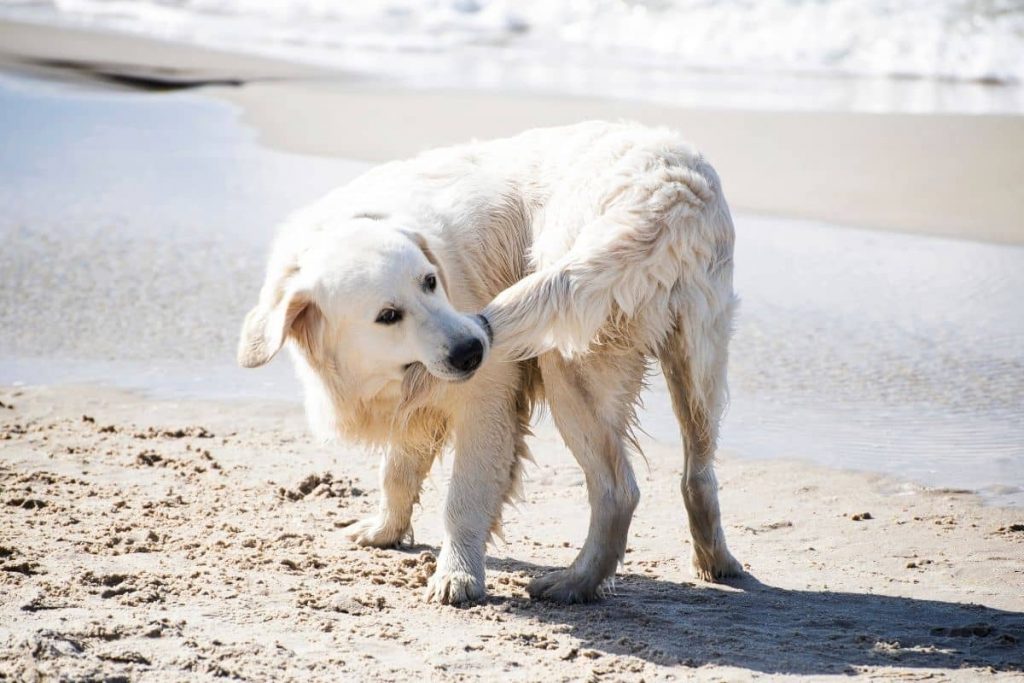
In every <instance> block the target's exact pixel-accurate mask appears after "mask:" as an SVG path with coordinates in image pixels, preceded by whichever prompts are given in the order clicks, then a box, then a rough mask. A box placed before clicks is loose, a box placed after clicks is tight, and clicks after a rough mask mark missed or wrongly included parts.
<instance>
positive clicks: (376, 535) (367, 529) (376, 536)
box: [345, 516, 409, 548]
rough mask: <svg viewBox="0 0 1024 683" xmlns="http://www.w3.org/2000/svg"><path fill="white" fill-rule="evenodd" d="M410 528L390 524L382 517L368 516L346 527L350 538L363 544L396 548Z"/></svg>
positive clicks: (346, 532) (346, 533)
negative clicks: (399, 527)
mask: <svg viewBox="0 0 1024 683" xmlns="http://www.w3.org/2000/svg"><path fill="white" fill-rule="evenodd" d="M408 531H409V530H408V529H397V528H395V527H393V526H388V525H387V524H385V523H384V520H382V519H381V518H380V517H377V516H374V517H367V518H366V519H361V520H359V521H358V522H355V523H354V524H350V525H349V526H347V527H346V528H345V535H346V536H347V537H348V539H349V540H350V541H352V542H354V543H357V544H359V545H361V546H370V547H373V548H394V547H396V546H398V545H400V544H401V543H402V539H403V538H404V537H405V536H406V535H407V533H408Z"/></svg>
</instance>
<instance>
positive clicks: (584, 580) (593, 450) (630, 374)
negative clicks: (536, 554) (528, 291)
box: [528, 351, 645, 603]
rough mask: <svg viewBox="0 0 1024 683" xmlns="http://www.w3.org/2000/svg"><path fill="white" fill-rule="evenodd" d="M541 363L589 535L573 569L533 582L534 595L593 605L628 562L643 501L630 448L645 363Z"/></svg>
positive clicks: (621, 359)
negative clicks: (580, 488)
mask: <svg viewBox="0 0 1024 683" xmlns="http://www.w3.org/2000/svg"><path fill="white" fill-rule="evenodd" d="M539 361H540V367H541V376H542V377H543V381H544V392H545V395H546V397H547V399H548V403H549V405H550V407H551V416H552V418H553V419H554V421H555V424H556V426H557V427H558V430H559V431H560V432H561V434H562V437H563V438H564V439H565V442H566V445H568V446H569V449H570V450H571V451H572V453H573V455H574V456H575V457H576V460H577V461H578V462H579V464H580V466H581V467H582V468H583V472H584V474H585V476H586V481H587V495H588V497H589V499H590V529H589V531H588V532H587V540H586V542H585V543H584V544H583V548H582V549H581V550H580V553H579V555H577V557H576V559H575V560H574V561H573V563H572V565H570V566H569V568H568V569H564V570H560V571H556V572H552V573H550V574H547V575H545V576H541V577H539V578H537V579H534V580H533V582H531V583H530V585H529V588H528V590H529V592H530V595H531V596H533V597H534V598H545V599H550V600H556V601H558V602H565V603H571V602H587V601H590V600H593V599H595V598H597V597H600V595H601V591H602V588H603V584H604V582H605V580H606V579H609V578H611V577H613V576H614V574H615V568H616V566H617V565H618V563H619V562H621V561H622V558H623V555H624V553H625V551H626V539H627V536H628V533H629V524H630V522H631V521H632V519H633V511H634V510H635V509H636V506H637V503H638V502H639V500H640V491H639V489H638V488H637V485H636V479H635V478H634V476H633V468H632V467H631V466H630V463H629V450H630V448H629V447H630V442H631V440H632V433H631V426H632V422H633V419H634V408H635V404H636V399H637V395H638V394H639V392H640V389H641V387H642V386H643V377H644V369H645V363H644V357H643V355H642V354H640V353H639V352H636V351H630V352H621V353H616V352H611V351H595V352H592V353H590V354H588V355H586V356H583V357H579V358H577V359H575V360H566V359H565V358H563V357H562V356H561V355H560V354H558V353H557V352H551V353H547V354H545V355H543V356H541V357H540V359H539Z"/></svg>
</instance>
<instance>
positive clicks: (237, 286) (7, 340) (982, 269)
mask: <svg viewBox="0 0 1024 683" xmlns="http://www.w3.org/2000/svg"><path fill="white" fill-rule="evenodd" d="M0 112H2V117H3V121H2V126H0V150H2V152H3V153H0V244H2V245H3V248H2V249H0V385H8V386H9V385H12V384H16V383H26V384H33V383H36V384H38V383H42V384H56V385H60V384H67V383H82V382H86V383H99V384H106V385H116V386H124V387H132V388H140V389H144V390H148V391H150V392H152V393H155V394H156V395H158V396H198V397H204V398H218V399H234V400H254V399H270V398H272V399H283V400H290V401H298V400H299V399H300V390H299V387H298V385H297V383H296V382H295V380H294V378H293V377H292V375H291V370H290V368H289V367H288V363H287V359H279V360H275V362H274V363H273V364H272V365H271V366H270V367H268V368H261V369H260V370H258V371H254V370H241V369H238V368H236V367H235V366H234V348H235V343H236V338H237V337H236V335H237V332H238V329H239V325H240V322H241V319H242V317H243V316H244V314H245V312H246V311H247V310H248V308H249V307H250V306H251V305H252V304H253V302H254V301H255V298H256V295H257V292H258V289H259V286H260V284H261V280H262V276H263V269H264V259H265V256H266V253H267V249H268V246H269V242H270V239H271V237H272V234H273V230H274V226H275V224H276V223H277V222H278V221H279V220H281V218H282V217H284V216H285V215H286V214H287V213H288V212H289V211H290V210H291V209H293V208H295V207H297V206H300V205H302V204H304V203H306V202H309V201H311V200H313V199H314V198H316V197H317V196H318V195H320V194H321V193H323V192H325V191H326V190H328V189H329V188H331V187H333V186H335V185H337V184H340V183H343V182H345V181H346V180H348V179H350V178H352V177H354V176H355V175H356V174H358V173H360V172H362V171H363V170H365V168H366V167H367V166H366V165H365V164H363V163H359V162H351V161H344V160H330V159H321V158H311V157H305V156H301V155H294V154H286V153H282V152H277V151H271V150H267V149H264V148H262V147H260V146H259V145H258V144H257V143H256V141H255V135H254V132H253V131H251V130H249V129H247V128H246V127H244V126H242V125H240V124H239V122H238V114H239V112H238V111H237V110H236V109H235V108H234V107H233V106H232V105H229V104H226V103H224V102H221V101H218V100H214V99H211V98H207V97H204V96H202V95H200V94H194V93H169V94H168V93H162V94H152V93H137V92H108V91H97V90H94V89H90V88H83V87H73V86H69V85H66V84H60V83H41V82H38V81H32V80H25V79H21V78H15V77H12V76H2V75H0ZM735 220H736V230H737V243H736V289H737V291H738V293H739V296H740V297H741V306H740V309H739V314H738V316H737V322H736V333H735V336H734V339H733V343H732V347H731V363H730V385H731V389H732V396H731V404H730V408H729V412H728V413H727V416H726V419H725V421H724V424H723V426H722V450H723V451H725V452H728V453H730V454H732V455H734V456H738V457H746V458H780V457H782V458H798V459H806V460H809V461H813V462H818V463H823V464H826V465H830V466H834V467H841V468H851V469H861V470H868V471H877V472H884V473H888V474H891V475H894V476H895V477H897V478H898V479H899V480H901V481H905V482H908V483H907V486H908V487H909V488H908V490H911V491H912V490H914V487H915V486H916V487H919V486H934V487H952V488H957V489H963V488H969V489H973V490H976V491H979V492H981V493H982V494H983V495H985V496H986V498H987V499H988V500H990V501H992V502H995V503H1000V504H1017V505H1020V504H1024V419H1022V418H1024V404H1022V397H1024V314H1022V312H1021V311H1022V308H1021V303H1020V302H1021V300H1022V298H1024V247H1016V246H1005V245H994V244H981V243H975V242H969V241H960V240H951V239H940V238H933V237H926V236H919V235H902V234H895V233H886V232H872V231H865V230H857V229H853V228H846V227H840V226H835V225H829V224H824V223H818V222H809V221H796V220H788V219H784V218H770V217H763V216H756V215H748V214H744V213H737V214H736V216H735ZM641 415H642V426H643V428H644V429H645V430H646V431H647V432H648V433H649V434H650V435H651V436H652V437H653V438H654V439H656V440H658V441H661V442H664V443H666V444H672V445H678V444H679V435H678V429H677V426H676V423H675V421H674V418H673V417H672V413H671V409H670V405H669V399H668V396H667V394H666V392H665V389H664V384H663V382H662V381H661V378H660V377H657V376H655V377H652V378H651V388H650V390H649V391H648V392H647V393H646V394H645V396H644V407H643V410H642V411H641Z"/></svg>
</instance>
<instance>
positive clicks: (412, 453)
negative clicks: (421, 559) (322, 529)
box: [345, 443, 441, 548]
mask: <svg viewBox="0 0 1024 683" xmlns="http://www.w3.org/2000/svg"><path fill="white" fill-rule="evenodd" d="M440 450H441V445H440V443H434V444H429V445H424V446H420V447H413V446H410V445H407V444H399V445H397V446H395V447H393V448H391V449H389V450H388V452H387V453H386V454H385V455H384V457H383V458H382V459H381V463H380V489H381V498H380V504H379V506H378V510H377V514H376V515H373V516H372V517H367V518H366V519H361V520H359V521H358V522H356V523H354V524H352V525H350V526H349V527H348V528H346V529H345V534H346V535H347V536H348V538H349V539H350V540H352V541H355V542H356V543H358V544H359V545H363V546H373V547H375V548H392V547H394V546H397V545H399V544H400V543H402V542H403V541H404V540H405V539H406V538H407V537H411V532H412V510H413V507H414V506H415V505H416V503H417V502H419V499H420V489H421V488H422V486H423V480H424V479H426V476H427V474H428V473H429V472H430V466H431V465H432V464H433V462H434V459H435V458H436V457H437V454H438V453H439V452H440Z"/></svg>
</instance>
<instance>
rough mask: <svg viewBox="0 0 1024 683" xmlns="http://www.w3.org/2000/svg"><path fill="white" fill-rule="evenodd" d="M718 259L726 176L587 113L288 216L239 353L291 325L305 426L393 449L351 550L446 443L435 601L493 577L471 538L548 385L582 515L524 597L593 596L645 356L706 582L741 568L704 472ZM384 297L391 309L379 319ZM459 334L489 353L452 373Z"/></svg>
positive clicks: (709, 445)
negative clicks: (449, 459) (677, 453)
mask: <svg viewBox="0 0 1024 683" xmlns="http://www.w3.org/2000/svg"><path fill="white" fill-rule="evenodd" d="M732 253H733V228H732V222H731V218H730V216H729V209H728V207H727V205H726V202H725V199H724V197H723V195H722V190H721V185H720V183H719V180H718V177H717V175H716V174H715V172H714V170H713V169H712V168H711V166H710V165H709V164H708V163H707V162H706V161H704V159H703V158H702V157H701V156H700V155H699V154H698V153H697V152H695V151H694V150H693V149H692V148H691V147H690V146H689V145H687V144H686V143H684V142H683V141H682V140H681V139H680V138H679V136H678V135H677V134H676V133H674V132H672V131H669V130H665V129H650V128H644V127H641V126H639V125H635V124H628V123H621V124H613V123H605V122H590V123H583V124H579V125H576V126H570V127H564V128H550V129H538V130H532V131H528V132H526V133H523V134H521V135H519V136H516V137H513V138H507V139H502V140H495V141H491V142H480V143H472V144H468V145H463V146H458V147H452V148H447V149H441V150H435V151H432V152H427V153H425V154H422V155H420V156H419V157H417V158H415V159H412V160H410V161H403V162H394V163H390V164H385V165H383V166H380V167H378V168H376V169H374V170H372V171H370V172H368V173H367V174H365V175H364V176H362V177H360V178H358V179H356V180H355V181H353V182H352V183H350V184H349V185H347V186H345V187H343V188H340V189H338V190H336V191H335V192H333V193H332V194H330V195H328V196H327V197H325V198H324V199H323V200H321V201H320V202H318V203H316V204H314V205H313V206H311V207H309V208H308V209H306V210H304V211H302V212H300V213H298V214H296V215H295V216H294V217H293V218H292V219H291V220H289V221H288V223H287V224H286V225H285V226H284V228H283V229H282V231H281V233H280V236H279V237H278V239H277V241H276V243H275V245H274V248H273V252H272V256H271V259H270V265H269V267H268V274H267V280H266V284H265V285H264V287H263V290H262V292H261V296H260V302H259V304H257V306H256V307H255V308H254V309H253V311H252V312H251V313H250V314H249V316H248V317H247V318H246V323H245V325H244V327H243V331H242V339H241V343H240V346H239V360H240V362H241V363H242V364H243V365H245V366H249V367H251V366H255V365H260V364H262V363H265V362H266V361H267V360H269V359H270V357H272V356H273V355H274V353H276V352H277V350H278V349H279V348H280V346H281V345H282V344H283V343H284V341H286V340H290V341H291V344H290V346H291V348H292V350H293V356H294V358H295V361H296V364H297V367H298V371H299V375H300V377H301V378H302V381H303V383H304V385H305V388H306V406H307V412H308V415H309V418H310V422H311V424H312V425H313V427H314V429H316V430H317V431H318V432H320V433H322V434H326V435H330V436H335V435H340V436H342V437H344V438H348V439H352V440H357V441H363V442H366V443H369V444H372V445H376V446H380V447H383V448H384V450H385V455H384V459H383V463H382V467H381V488H382V494H383V495H382V500H381V505H380V510H379V513H378V514H377V515H376V516H374V517H373V518H371V519H369V520H364V521H362V522H359V523H357V524H356V525H354V527H353V528H352V529H351V532H352V534H351V535H352V537H353V538H354V539H355V540H357V541H358V542H359V543H362V544H366V545H374V546H390V545H394V544H396V543H399V542H401V541H402V539H403V538H404V537H406V535H407V534H408V533H409V529H410V518H411V514H412V509H413V506H414V505H415V502H416V500H417V498H418V495H419V490H420V486H421V484H422V481H423V478H424V477H425V475H426V474H427V472H428V471H429V469H430V465H431V463H432V462H433V460H434V458H435V457H436V456H437V454H438V453H439V452H440V451H441V450H442V449H443V448H444V447H445V446H447V445H449V444H450V445H452V446H453V447H454V450H455V458H454V464H453V473H452V480H451V485H450V488H449V492H448V497H447V502H446V506H445V538H444V540H443V543H442V546H441V553H440V556H439V558H438V567H437V572H436V573H435V575H434V576H433V577H432V579H431V581H430V584H429V589H428V597H429V598H432V599H436V600H439V601H441V602H450V603H458V602H463V601H466V600H474V599H478V598H480V597H482V596H483V594H484V586H485V584H484V552H485V544H486V542H487V540H488V538H489V536H490V534H491V533H492V532H494V531H497V530H499V529H500V519H501V508H502V504H503V502H505V501H507V500H509V499H510V498H512V497H514V496H515V495H516V493H517V491H518V487H519V470H520V466H521V461H522V459H524V458H526V457H529V452H528V450H527V448H526V445H525V441H524V438H525V436H526V435H528V433H529V420H530V415H531V411H532V409H533V406H534V404H535V402H536V401H539V400H544V401H546V402H547V403H548V404H549V406H550V408H551V413H552V416H553V418H554V421H555V423H556V425H557V426H558V429H559V430H560V431H561V433H562V435H563V437H564V438H565V441H566V443H567V445H568V446H569V448H570V449H571V450H572V452H573V454H574V455H575V456H576V458H577V460H578V461H579V463H580V465H581V467H582V468H583V469H584V472H585V473H586V479H587V486H588V492H589V497H590V504H591V524H590V531H589V533H588V535H587V540H586V542H585V543H584V546H583V549H582V550H581V552H580V554H579V556H578V557H577V558H576V560H575V561H574V562H573V564H572V565H571V566H570V567H569V568H568V569H566V570H563V571H559V572H554V573H552V574H549V575H547V576H543V577H540V578H538V579H536V580H535V581H534V582H533V583H532V584H531V586H530V593H531V594H532V595H534V596H535V597H544V598H549V599H554V600H559V601H563V602H574V601H585V600H590V599H593V598H595V597H598V596H599V595H601V594H602V591H603V590H604V588H603V586H604V585H605V584H606V581H608V580H610V579H611V578H613V577H614V572H615V567H616V565H617V563H618V562H620V561H621V559H622V556H623V553H624V551H625V546H626V538H627V534H628V530H629V524H630V520H631V518H632V514H633V510H634V508H635V507H636V504H637V501H638V500H639V490H638V488H637V485H636V481H635V478H634V476H633V472H632V468H631V467H630V463H629V454H630V451H631V450H633V449H634V448H635V439H634V438H633V432H632V427H633V423H634V419H635V415H634V408H635V405H636V401H637V397H638V394H639V391H640V388H641V386H642V384H643V379H644V373H645V369H646V364H647V363H648V361H649V359H653V358H657V359H658V360H659V361H660V362H661V364H662V368H663V371H664V374H665V376H666V379H667V381H668V384H669V390H670V394H671V396H672V399H673V406H674V409H675V412H676V415H677V417H678V419H679V423H680V429H681V433H682V437H683V442H684V447H685V467H684V475H683V481H682V491H683V499H684V502H685V505H686V510H687V513H688V516H689V520H690V529H691V533H692V536H693V540H694V548H695V552H694V558H693V564H694V569H695V571H696V573H697V574H698V576H700V577H702V578H704V579H709V580H713V579H716V578H719V577H722V576H728V575H734V574H737V573H739V572H740V571H741V570H740V567H739V564H738V563H737V562H736V560H734V559H733V558H732V556H731V555H730V554H729V551H728V549H727V548H726V545H725V539H724V536H723V533H722V528H721V523H720V521H719V511H718V498H717V484H716V482H715V477H714V472H713V469H712V459H713V455H714V450H715V444H716V440H717V436H718V422H719V419H720V417H721V414H722V410H723V409H724V404H725V398H726V385H725V370H726V363H727V349H728V341H729V334H730V330H731V323H732V315H733V309H734V306H735V298H734V296H733V291H732ZM430 273H434V274H436V276H437V278H438V279H439V280H440V283H439V284H438V286H437V289H436V290H435V291H433V292H429V291H426V290H425V288H424V286H423V282H424V277H425V276H426V275H427V274H430ZM387 307H395V308H400V309H402V310H403V311H404V312H405V317H404V319H403V320H402V322H400V323H398V324H396V325H391V326H384V325H381V324H379V323H375V322H374V320H375V318H376V316H377V315H378V313H379V311H380V310H381V309H383V308H387ZM477 312H482V314H483V317H484V318H485V319H486V323H485V322H484V321H482V320H481V319H480V318H478V317H477V316H476V315H475V314H476V313H477ZM488 327H489V328H490V329H489V330H488ZM490 334H493V340H491V339H490V338H489V335H490ZM472 340H477V341H478V342H479V344H480V345H481V346H482V347H483V352H484V353H486V354H487V355H488V356H489V359H488V360H486V361H485V362H483V364H482V365H481V366H480V367H479V369H477V370H476V371H475V373H474V372H464V371H460V370H458V369H457V368H455V367H453V364H452V361H451V359H450V358H449V355H450V354H451V351H452V349H453V348H457V347H458V345H459V344H460V343H472Z"/></svg>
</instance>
